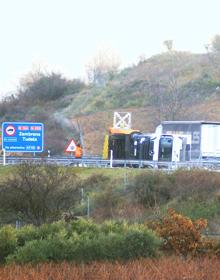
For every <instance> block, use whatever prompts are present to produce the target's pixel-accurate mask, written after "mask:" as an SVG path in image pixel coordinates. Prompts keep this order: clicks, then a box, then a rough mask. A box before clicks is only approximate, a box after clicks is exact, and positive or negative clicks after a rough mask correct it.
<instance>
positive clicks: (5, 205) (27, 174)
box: [0, 163, 80, 225]
mask: <svg viewBox="0 0 220 280" xmlns="http://www.w3.org/2000/svg"><path fill="white" fill-rule="evenodd" d="M77 182H78V180H77V177H76V175H75V176H74V174H69V172H68V171H67V170H64V169H61V168H59V167H57V166H51V165H36V164H35V165H34V164H28V163H25V164H22V165H19V166H17V167H16V170H15V171H14V173H13V174H11V175H10V176H8V177H7V179H6V180H5V181H4V182H1V184H0V213H7V218H6V221H5V222H13V221H15V219H16V218H17V217H18V216H19V218H21V219H22V221H23V222H25V223H32V224H34V225H40V224H42V223H48V222H52V221H56V220H58V219H60V218H61V215H62V213H63V212H65V211H68V210H69V209H71V208H72V207H73V206H74V205H75V204H76V203H77V202H78V201H79V200H80V192H79V189H78V184H77Z"/></svg>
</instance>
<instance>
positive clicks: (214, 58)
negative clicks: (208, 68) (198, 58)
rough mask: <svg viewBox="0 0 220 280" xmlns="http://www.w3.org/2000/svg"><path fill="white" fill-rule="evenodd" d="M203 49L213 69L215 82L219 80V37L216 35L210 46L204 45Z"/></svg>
mask: <svg viewBox="0 0 220 280" xmlns="http://www.w3.org/2000/svg"><path fill="white" fill-rule="evenodd" d="M205 49H206V51H207V56H208V59H209V62H210V63H211V65H212V66H213V69H214V78H215V80H220V35H219V34H217V35H215V36H214V37H213V39H212V41H211V44H206V45H205Z"/></svg>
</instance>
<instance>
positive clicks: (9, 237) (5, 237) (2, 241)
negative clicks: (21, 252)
mask: <svg viewBox="0 0 220 280" xmlns="http://www.w3.org/2000/svg"><path fill="white" fill-rule="evenodd" d="M16 245H17V237H16V230H15V229H14V228H13V227H12V226H5V227H2V228H1V229H0V262H1V263H2V262H4V261H5V258H6V257H7V256H8V255H9V254H12V253H13V252H14V251H15V249H16Z"/></svg>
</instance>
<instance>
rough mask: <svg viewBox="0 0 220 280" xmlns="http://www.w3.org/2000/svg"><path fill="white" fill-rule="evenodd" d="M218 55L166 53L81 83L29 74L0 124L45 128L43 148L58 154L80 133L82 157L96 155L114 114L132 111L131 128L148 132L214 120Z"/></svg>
mask: <svg viewBox="0 0 220 280" xmlns="http://www.w3.org/2000/svg"><path fill="white" fill-rule="evenodd" d="M219 60H220V55H219V54H218V53H214V52H213V53H207V54H192V53H187V52H177V51H169V52H166V53H163V54H158V55H156V56H153V57H151V58H149V59H146V60H144V61H143V60H142V61H140V62H139V63H138V64H137V65H134V66H132V67H129V68H126V69H122V70H121V71H119V72H113V73H109V74H108V75H106V76H104V82H103V81H102V83H100V84H98V83H91V84H89V85H88V84H85V83H83V82H82V81H80V80H77V79H74V80H67V79H66V78H64V77H63V76H62V75H61V74H57V73H31V74H29V75H27V76H26V77H24V79H23V80H22V81H21V84H20V86H19V88H18V90H17V94H16V95H14V96H10V97H7V98H6V99H5V100H3V101H2V102H1V103H0V120H1V121H2V122H3V121H36V122H38V121H39V122H43V123H44V124H45V128H46V130H45V145H46V147H45V150H47V149H49V150H51V153H52V154H63V152H64V147H65V145H66V143H67V142H68V140H69V139H70V137H74V138H75V139H76V140H78V139H79V131H81V132H83V136H84V142H85V146H86V152H87V153H95V154H101V152H102V142H103V138H104V134H105V133H106V131H107V129H108V127H109V126H111V125H112V117H113V112H114V111H122V110H123V111H129V112H132V113H133V114H132V125H133V127H134V128H137V129H141V130H142V131H146V132H150V131H153V130H154V129H155V126H156V125H157V124H159V123H160V121H161V120H182V119H188V120H196V119H197V120H198V119H205V120H219V118H220V112H219V110H218V108H219V103H220V92H219V87H220V69H219V67H218V61H219Z"/></svg>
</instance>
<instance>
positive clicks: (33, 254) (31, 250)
mask: <svg viewBox="0 0 220 280" xmlns="http://www.w3.org/2000/svg"><path fill="white" fill-rule="evenodd" d="M32 229H33V228H31V227H29V228H26V229H23V231H21V232H20V233H19V232H18V237H19V238H18V240H19V242H18V245H20V247H19V246H18V248H17V250H16V251H15V250H14V249H15V248H14V249H13V250H12V251H11V252H9V253H7V254H6V255H5V256H7V255H9V254H10V255H9V256H8V257H7V261H8V262H18V263H27V262H32V263H38V262H46V261H63V260H68V261H76V262H90V261H95V260H127V259H134V258H139V257H151V256H155V255H157V252H158V250H159V246H160V240H159V239H158V237H157V236H156V235H155V234H154V233H153V232H152V231H150V230H148V229H147V228H146V227H145V226H143V225H136V224H135V225H128V224H126V223H123V222H122V223H116V222H114V221H112V222H106V223H105V224H103V225H97V224H95V223H93V222H92V221H90V220H89V221H86V220H80V221H75V222H72V223H70V224H62V223H59V224H58V223H56V224H53V225H45V226H44V227H41V229H39V231H38V229H36V231H37V233H36V235H34V234H33V231H32ZM42 229H44V231H43V232H44V233H45V232H46V233H45V234H42ZM45 229H46V231H45ZM25 231H26V232H27V237H24V234H25ZM31 236H32V237H33V238H34V239H33V240H30V239H31ZM22 244H23V246H21V245H22ZM15 245H16V239H15Z"/></svg>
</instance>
